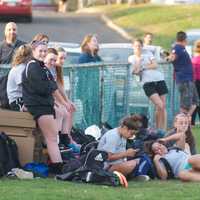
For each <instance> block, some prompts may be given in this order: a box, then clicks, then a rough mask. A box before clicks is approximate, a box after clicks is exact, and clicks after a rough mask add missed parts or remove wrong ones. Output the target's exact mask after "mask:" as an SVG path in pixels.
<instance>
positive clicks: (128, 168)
mask: <svg viewBox="0 0 200 200" xmlns="http://www.w3.org/2000/svg"><path fill="white" fill-rule="evenodd" d="M136 164H137V162H136V160H129V161H126V162H123V163H120V164H115V165H112V167H111V168H110V169H109V170H110V171H119V172H121V173H122V174H123V175H125V176H127V175H129V174H130V173H131V172H132V171H133V169H134V168H135V166H136Z"/></svg>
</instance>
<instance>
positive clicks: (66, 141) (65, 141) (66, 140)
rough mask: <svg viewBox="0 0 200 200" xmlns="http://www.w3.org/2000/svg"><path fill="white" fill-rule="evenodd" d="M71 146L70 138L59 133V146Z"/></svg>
mask: <svg viewBox="0 0 200 200" xmlns="http://www.w3.org/2000/svg"><path fill="white" fill-rule="evenodd" d="M69 144H70V138H69V136H68V134H63V133H59V145H65V146H68V145H69Z"/></svg>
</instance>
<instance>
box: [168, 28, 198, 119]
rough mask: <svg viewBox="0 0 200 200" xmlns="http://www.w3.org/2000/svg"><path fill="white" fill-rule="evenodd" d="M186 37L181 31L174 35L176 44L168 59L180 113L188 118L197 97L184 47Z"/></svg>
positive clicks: (190, 64)
mask: <svg viewBox="0 0 200 200" xmlns="http://www.w3.org/2000/svg"><path fill="white" fill-rule="evenodd" d="M186 44H187V35H186V33H185V32H183V31H179V32H177V34H176V43H175V45H174V47H173V49H172V51H171V53H170V55H169V57H168V60H170V61H172V63H173V66H174V72H175V79H176V83H177V86H178V89H179V92H180V111H181V112H184V113H188V114H189V115H190V116H191V115H192V113H193V112H194V110H195V108H196V105H197V104H198V95H197V90H196V87H195V84H194V82H193V69H192V62H191V59H190V56H189V54H188V53H187V51H186V49H185V46H186Z"/></svg>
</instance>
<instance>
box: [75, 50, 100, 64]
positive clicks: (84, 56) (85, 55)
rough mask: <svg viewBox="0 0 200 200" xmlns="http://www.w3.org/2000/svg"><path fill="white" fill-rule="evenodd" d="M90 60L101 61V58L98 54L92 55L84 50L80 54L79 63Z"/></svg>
mask: <svg viewBox="0 0 200 200" xmlns="http://www.w3.org/2000/svg"><path fill="white" fill-rule="evenodd" d="M90 62H101V58H100V57H99V56H98V55H95V56H92V55H91V54H89V53H87V52H84V53H82V54H81V55H80V57H79V60H78V63H90Z"/></svg>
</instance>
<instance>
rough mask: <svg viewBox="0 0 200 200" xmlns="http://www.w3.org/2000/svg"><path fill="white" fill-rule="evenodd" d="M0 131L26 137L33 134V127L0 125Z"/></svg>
mask: <svg viewBox="0 0 200 200" xmlns="http://www.w3.org/2000/svg"><path fill="white" fill-rule="evenodd" d="M0 131H3V132H5V133H6V134H8V135H11V136H19V137H28V136H32V135H33V129H31V128H19V127H3V126H1V127H0Z"/></svg>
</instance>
